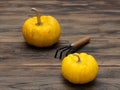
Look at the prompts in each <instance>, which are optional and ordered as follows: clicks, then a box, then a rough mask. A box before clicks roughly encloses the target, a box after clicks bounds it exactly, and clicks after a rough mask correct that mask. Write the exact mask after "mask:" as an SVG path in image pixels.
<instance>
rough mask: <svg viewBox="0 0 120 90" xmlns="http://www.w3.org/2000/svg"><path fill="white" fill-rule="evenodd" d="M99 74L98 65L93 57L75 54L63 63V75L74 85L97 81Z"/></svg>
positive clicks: (70, 55) (66, 58) (85, 54)
mask: <svg viewBox="0 0 120 90" xmlns="http://www.w3.org/2000/svg"><path fill="white" fill-rule="evenodd" d="M97 74H98V64H97V62H96V60H95V58H94V57H93V56H92V55H89V54H87V53H80V54H78V53H74V54H69V55H68V56H66V57H65V58H64V59H63V61H62V75H63V77H64V78H65V79H67V80H68V81H69V82H71V83H74V84H85V83H88V82H91V81H92V80H94V79H95V77H96V76H97Z"/></svg>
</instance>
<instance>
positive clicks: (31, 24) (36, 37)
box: [22, 8, 61, 47]
mask: <svg viewBox="0 0 120 90" xmlns="http://www.w3.org/2000/svg"><path fill="white" fill-rule="evenodd" d="M32 10H33V11H35V12H36V14H37V16H34V17H31V18H28V19H27V20H26V21H25V23H24V24H23V28H22V33H23V36H24V39H25V40H26V42H27V43H28V44H30V45H33V46H37V47H49V46H52V45H53V44H55V43H56V42H57V41H58V40H59V37H60V33H61V30H60V24H59V22H58V21H57V20H56V19H55V18H54V17H53V16H40V15H39V13H38V11H37V9H35V8H32Z"/></svg>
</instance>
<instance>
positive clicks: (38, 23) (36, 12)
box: [31, 8, 41, 25]
mask: <svg viewBox="0 0 120 90" xmlns="http://www.w3.org/2000/svg"><path fill="white" fill-rule="evenodd" d="M31 10H32V11H34V12H35V14H36V17H37V23H36V25H41V21H40V14H39V11H38V10H37V9H36V8H32V9H31Z"/></svg>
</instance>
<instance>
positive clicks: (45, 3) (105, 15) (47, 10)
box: [0, 0, 120, 90]
mask: <svg viewBox="0 0 120 90" xmlns="http://www.w3.org/2000/svg"><path fill="white" fill-rule="evenodd" d="M32 7H36V8H38V10H40V13H41V15H52V16H54V17H55V18H56V19H58V20H59V22H60V24H61V28H62V35H61V38H60V40H59V42H58V43H57V44H56V45H54V46H52V47H49V48H35V47H32V46H29V45H27V44H26V43H25V40H24V39H23V36H22V32H21V30H22V25H23V23H24V21H25V20H26V19H27V18H29V17H32V16H33V15H34V14H33V13H32V12H31V11H30V9H31V8H32ZM119 24H120V1H119V0H64V1H63V0H52V1H50V0H35V1H33V0H22V1H18V0H0V89H1V90H69V89H70V90H76V89H79V90H83V89H84V90H102V89H103V90H119V89H120V75H119V74H120V70H119V69H120V61H119V59H120V47H119V46H120V40H119V39H120V25H119ZM86 35H90V36H91V37H92V38H91V41H90V43H89V44H88V45H86V46H85V47H83V48H81V49H79V50H78V51H77V52H87V53H89V54H92V55H93V56H95V58H96V59H97V61H98V64H99V67H100V70H99V74H98V76H97V78H96V80H95V81H93V82H91V83H89V84H86V85H73V84H71V83H69V82H67V81H66V80H64V79H63V77H62V75H61V71H60V69H61V60H59V59H55V58H54V53H55V51H56V49H57V48H59V47H62V46H65V45H69V44H70V43H72V42H74V41H76V40H78V39H79V38H81V37H84V36H86Z"/></svg>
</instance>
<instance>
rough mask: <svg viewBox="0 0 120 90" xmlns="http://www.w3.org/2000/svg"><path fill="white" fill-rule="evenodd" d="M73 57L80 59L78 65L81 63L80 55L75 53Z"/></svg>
mask: <svg viewBox="0 0 120 90" xmlns="http://www.w3.org/2000/svg"><path fill="white" fill-rule="evenodd" d="M73 55H74V56H76V57H77V58H78V61H77V62H78V63H81V60H80V56H79V55H78V54H76V53H74V54H73Z"/></svg>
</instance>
